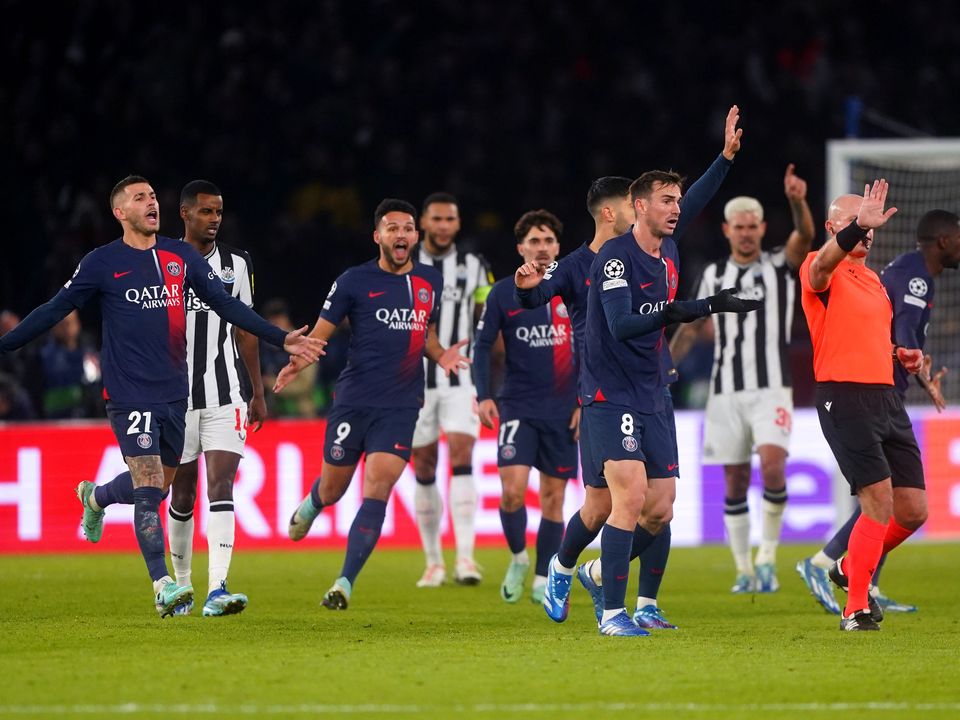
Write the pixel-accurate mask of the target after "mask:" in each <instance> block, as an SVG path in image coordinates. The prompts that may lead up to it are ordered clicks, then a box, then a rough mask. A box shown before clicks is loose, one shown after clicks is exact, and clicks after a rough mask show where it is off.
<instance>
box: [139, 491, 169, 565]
mask: <svg viewBox="0 0 960 720" xmlns="http://www.w3.org/2000/svg"><path fill="white" fill-rule="evenodd" d="M162 499H163V491H162V490H160V488H156V487H139V488H137V489H136V490H134V491H133V527H134V530H135V531H136V534H137V543H138V544H139V545H140V553H141V554H142V555H143V559H144V562H146V564H147V571H148V572H149V573H150V579H151V580H154V581H156V580H159V579H160V578H162V577H164V576H166V575H169V574H170V573H168V572H167V560H166V557H165V551H166V547H165V544H164V539H163V526H162V525H161V524H160V502H161V500H162Z"/></svg>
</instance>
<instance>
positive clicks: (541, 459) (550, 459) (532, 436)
mask: <svg viewBox="0 0 960 720" xmlns="http://www.w3.org/2000/svg"><path fill="white" fill-rule="evenodd" d="M510 465H526V466H528V467H535V468H536V469H537V470H539V471H540V472H542V473H544V474H546V475H551V476H553V477H558V478H572V477H576V476H577V443H576V442H574V440H573V432H572V431H571V430H570V418H562V419H550V420H548V419H541V418H504V417H501V418H500V434H499V435H498V436H497V467H508V466H510Z"/></svg>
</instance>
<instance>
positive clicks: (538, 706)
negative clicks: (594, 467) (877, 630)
mask: <svg viewBox="0 0 960 720" xmlns="http://www.w3.org/2000/svg"><path fill="white" fill-rule="evenodd" d="M598 710H599V711H607V712H610V711H614V712H617V711H620V712H673V713H677V712H686V713H724V712H738V711H739V712H794V713H830V712H850V711H872V712H885V711H888V712H903V711H905V710H906V711H912V712H943V711H953V712H960V702H931V703H918V702H833V703H816V702H810V703H741V704H737V703H637V702H583V703H475V704H472V705H470V704H457V705H401V704H396V705H391V704H373V703H370V704H355V705H348V704H342V705H335V704H326V705H320V704H301V705H256V704H250V703H248V704H240V705H220V704H217V703H202V704H186V703H178V704H156V703H119V704H115V705H106V704H103V705H92V704H77V705H0V715H133V714H138V713H139V714H156V715H219V714H225V715H318V714H325V715H358V714H373V715H414V714H424V713H442V714H445V715H446V714H452V713H460V714H462V713H474V714H498V713H547V712H550V713H557V712H589V711H598Z"/></svg>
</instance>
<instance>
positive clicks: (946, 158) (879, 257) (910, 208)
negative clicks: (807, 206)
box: [826, 138, 960, 405]
mask: <svg viewBox="0 0 960 720" xmlns="http://www.w3.org/2000/svg"><path fill="white" fill-rule="evenodd" d="M875 178H886V179H887V180H888V181H889V183H890V195H889V198H888V200H887V205H888V206H892V207H896V208H897V214H896V215H894V216H893V217H892V218H891V219H890V222H889V223H887V225H886V226H884V227H883V228H882V230H881V231H880V232H879V233H878V234H877V239H876V241H875V242H874V244H873V246H872V247H871V249H870V255H869V257H868V259H867V263H868V264H869V266H870V267H871V268H873V269H874V270H876V271H877V272H880V271H881V270H882V269H883V268H884V267H886V265H887V264H888V263H889V262H890V261H891V260H893V259H894V258H895V257H896V256H897V255H900V254H901V253H904V252H908V251H910V250H913V249H914V248H915V247H916V243H917V233H916V229H917V223H918V222H919V220H920V218H921V217H922V216H923V214H924V213H925V212H927V211H928V210H933V209H936V208H939V209H943V210H949V211H951V212H955V213H960V138H911V139H871V140H858V139H853V140H830V141H828V142H827V178H826V180H827V198H826V200H827V202H828V203H829V202H830V200H832V199H833V198H835V197H837V196H838V195H842V194H844V193H857V194H861V193H863V186H864V185H865V184H867V183H868V182H872V181H873V180H874V179H875ZM958 335H960V271H953V270H946V271H945V272H943V274H941V275H940V277H939V278H937V281H936V295H935V297H934V308H933V314H932V315H931V320H930V327H929V329H928V332H927V341H926V345H925V347H924V352H925V353H928V354H930V355H932V356H933V362H934V366H935V367H940V366H941V365H944V366H946V367H948V368H950V371H951V374H950V375H948V376H947V378H946V380H945V382H944V384H943V388H942V389H943V395H944V398H945V399H946V400H947V402H949V403H956V402H960V383H958V382H956V376H957V375H960V343H958V342H957V337H958ZM907 400H908V402H909V403H911V404H916V405H929V403H930V400H929V397H928V396H927V394H926V392H924V391H923V390H922V389H921V388H920V387H919V386H917V385H916V384H915V383H911V386H910V390H909V391H908V393H907Z"/></svg>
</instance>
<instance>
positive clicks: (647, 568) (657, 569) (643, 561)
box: [634, 523, 670, 598]
mask: <svg viewBox="0 0 960 720" xmlns="http://www.w3.org/2000/svg"><path fill="white" fill-rule="evenodd" d="M634 538H636V536H634ZM669 556H670V525H669V523H668V524H667V526H666V527H665V528H663V530H661V531H660V534H659V535H656V536H655V537H654V538H653V542H652V543H650V545H649V547H647V549H646V550H644V551H643V552H642V553H641V554H640V588H639V589H638V590H637V597H646V598H656V597H657V593H658V592H660V583H661V582H663V573H664V571H665V570H666V569H667V558H668V557H669Z"/></svg>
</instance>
